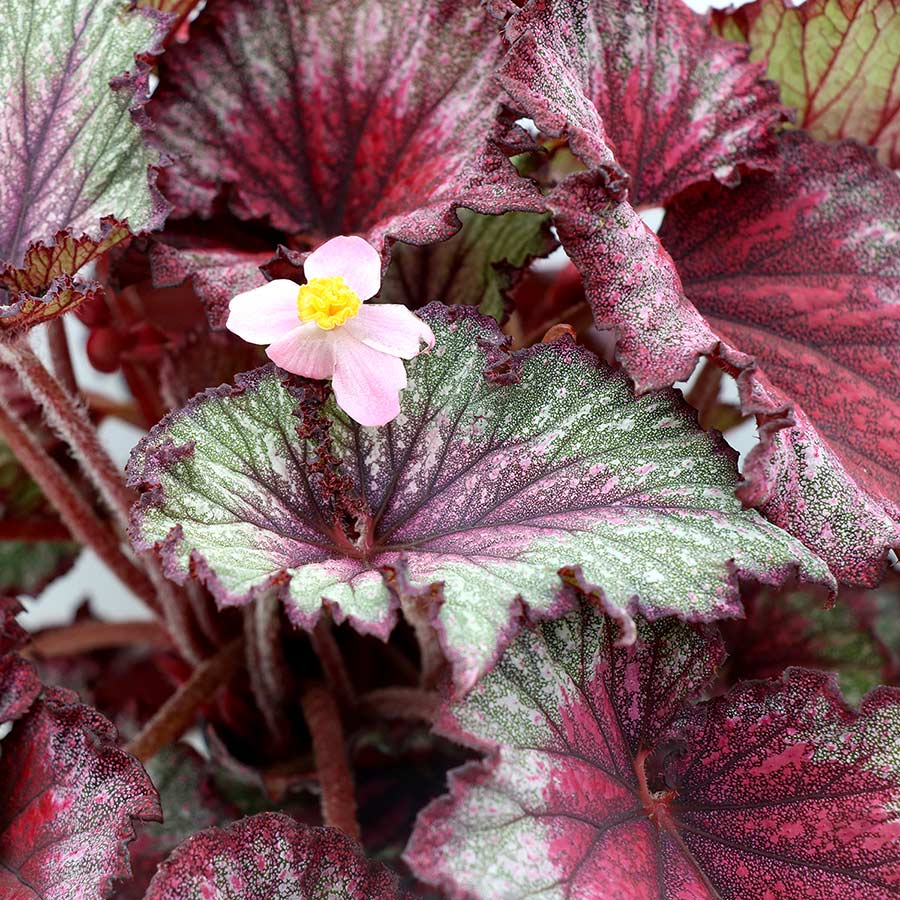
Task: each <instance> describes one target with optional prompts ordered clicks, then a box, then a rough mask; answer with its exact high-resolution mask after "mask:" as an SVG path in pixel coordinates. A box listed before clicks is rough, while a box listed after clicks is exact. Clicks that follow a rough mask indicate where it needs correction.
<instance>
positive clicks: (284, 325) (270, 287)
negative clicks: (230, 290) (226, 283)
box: [225, 278, 300, 344]
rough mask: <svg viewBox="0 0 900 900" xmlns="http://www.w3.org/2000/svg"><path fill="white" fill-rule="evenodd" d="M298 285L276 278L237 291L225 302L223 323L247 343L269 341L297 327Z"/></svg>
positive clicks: (275, 339) (268, 342)
mask: <svg viewBox="0 0 900 900" xmlns="http://www.w3.org/2000/svg"><path fill="white" fill-rule="evenodd" d="M299 290H300V285H299V284H297V283H296V282H294V281H288V279H286V278H276V279H275V280H274V281H270V282H269V283H268V284H264V285H263V286H262V287H258V288H253V290H252V291H244V292H243V293H242V294H237V295H236V296H234V297H233V298H232V300H231V303H229V304H228V320H227V321H226V322H225V327H226V328H227V329H228V330H229V331H233V332H234V333H235V334H236V335H237V336H238V337H241V338H243V339H244V340H245V341H249V342H250V343H251V344H270V343H271V342H272V341H277V340H278V339H279V338H280V337H282V336H283V335H284V334H285V333H286V332H288V331H291V330H292V329H294V328H296V327H297V323H298V321H299V319H298V318H297V293H298V291H299Z"/></svg>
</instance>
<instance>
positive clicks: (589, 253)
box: [548, 170, 750, 394]
mask: <svg viewBox="0 0 900 900" xmlns="http://www.w3.org/2000/svg"><path fill="white" fill-rule="evenodd" d="M613 177H614V173H608V172H606V171H603V170H601V171H600V172H599V173H598V174H597V175H595V174H593V173H589V174H579V175H575V176H570V177H569V178H567V179H566V180H565V181H564V182H563V183H562V184H561V185H560V186H559V187H558V188H556V190H554V191H553V193H552V194H551V195H550V197H549V200H548V202H549V204H550V207H551V209H552V210H553V214H554V216H553V220H554V223H555V225H556V228H557V231H558V233H559V238H560V241H561V242H562V245H563V247H564V248H565V251H566V253H567V254H568V256H569V258H570V259H571V261H572V262H573V263H574V264H575V266H576V267H577V269H578V271H579V272H580V273H581V280H582V283H583V286H584V293H585V296H586V297H587V300H588V303H589V304H590V307H591V312H592V314H593V317H594V322H595V324H596V326H597V327H598V328H599V329H601V330H604V331H611V332H613V334H614V335H615V356H616V359H617V360H618V361H619V362H620V363H621V364H622V367H623V368H624V369H625V371H626V372H628V374H629V375H630V376H631V378H632V380H633V381H634V384H635V388H636V389H637V391H638V393H640V394H643V393H645V392H646V391H651V390H656V389H659V388H663V387H668V386H669V385H671V384H673V383H674V382H676V381H683V380H686V379H687V378H688V377H689V376H690V374H691V373H692V372H693V370H694V367H695V366H696V364H697V359H698V357H699V356H700V355H701V354H710V353H712V352H713V351H714V350H715V349H716V347H717V346H718V344H719V339H718V337H717V336H716V334H715V333H714V332H713V330H712V329H711V328H710V327H709V324H708V323H707V322H706V321H705V319H704V318H703V316H702V315H700V313H699V312H698V311H697V309H696V308H695V307H694V306H693V305H692V304H691V302H690V300H688V299H687V297H685V295H684V290H683V288H682V285H681V279H680V278H679V277H678V272H677V271H676V269H675V264H674V263H673V262H672V258H671V257H670V256H669V254H668V253H666V251H665V249H664V248H663V247H662V245H661V244H660V242H659V239H658V238H657V237H656V235H655V234H654V233H653V232H652V231H651V230H650V228H649V227H648V226H647V225H646V223H645V222H644V220H643V219H642V218H641V217H640V216H639V215H638V213H637V212H636V211H635V209H634V207H633V206H631V204H630V203H628V202H627V201H625V200H622V199H621V197H619V196H617V191H616V189H615V185H614V184H611V183H610V178H613ZM745 364H746V365H749V364H750V360H749V358H747V359H746V360H745Z"/></svg>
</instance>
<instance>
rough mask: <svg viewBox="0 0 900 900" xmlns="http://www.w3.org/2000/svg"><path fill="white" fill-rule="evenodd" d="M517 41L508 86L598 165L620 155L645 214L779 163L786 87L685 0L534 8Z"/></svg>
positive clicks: (553, 0) (538, 1) (513, 34)
mask: <svg viewBox="0 0 900 900" xmlns="http://www.w3.org/2000/svg"><path fill="white" fill-rule="evenodd" d="M507 36H508V37H509V39H510V40H512V41H513V45H512V48H511V50H510V52H509V55H508V56H507V58H506V59H505V60H504V62H503V65H502V68H501V70H500V78H501V81H502V83H503V85H504V87H505V88H506V89H507V91H508V92H509V93H510V94H511V95H512V97H513V99H514V100H515V101H516V102H517V104H518V107H519V108H520V109H521V110H522V111H524V112H525V114H526V115H528V116H530V117H531V118H532V119H534V121H535V123H536V124H537V126H538V128H540V129H542V130H543V131H544V132H546V133H548V134H552V135H559V134H561V133H563V132H565V133H566V134H567V135H568V137H569V141H570V143H571V146H572V149H573V150H574V152H575V153H576V154H577V155H578V156H580V157H581V159H582V161H583V162H584V163H586V164H587V165H588V166H589V167H591V168H595V167H598V166H605V165H610V164H611V163H612V162H613V158H614V159H615V161H617V162H618V163H619V165H621V166H622V167H623V168H624V169H625V171H626V172H627V173H628V174H629V176H630V184H631V186H630V189H629V197H630V199H631V202H632V203H633V204H634V205H635V206H659V205H661V204H663V203H664V202H666V201H667V200H669V199H670V198H671V197H673V196H674V195H675V194H677V193H679V192H680V191H682V190H683V189H684V188H686V187H688V186H689V185H691V184H694V183H696V182H699V181H705V180H706V179H708V178H712V177H715V178H717V179H719V180H720V181H723V182H724V183H726V184H734V183H735V182H736V181H737V180H738V178H739V175H738V167H739V166H744V167H749V168H763V169H772V168H774V166H775V165H776V152H775V141H774V129H775V127H776V126H777V124H778V123H779V122H780V121H782V119H783V118H784V111H783V109H782V107H781V106H780V105H779V104H778V92H777V88H776V86H775V85H774V84H772V83H771V82H767V81H765V80H764V79H763V78H762V75H763V71H764V70H763V66H762V65H761V64H757V63H750V62H749V61H748V58H747V57H748V50H747V49H746V48H744V47H740V46H738V45H736V44H732V43H729V42H727V41H723V40H721V39H720V38H718V37H716V36H714V35H713V34H712V33H711V31H710V30H709V28H708V26H707V23H706V22H705V20H704V19H703V17H702V16H699V15H697V14H696V13H694V12H693V11H692V10H691V9H689V8H688V6H687V5H686V4H684V3H682V2H681V0H653V2H644V0H614V2H605V0H531V2H529V3H527V4H526V5H525V6H524V8H523V9H522V10H521V11H520V12H517V13H515V15H514V16H513V17H512V19H511V20H510V21H509V22H508V23H507Z"/></svg>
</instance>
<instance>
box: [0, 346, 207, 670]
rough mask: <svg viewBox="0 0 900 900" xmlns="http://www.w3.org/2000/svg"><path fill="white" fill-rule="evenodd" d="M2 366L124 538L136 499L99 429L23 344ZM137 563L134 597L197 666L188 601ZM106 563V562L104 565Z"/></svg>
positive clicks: (150, 563) (156, 570)
mask: <svg viewBox="0 0 900 900" xmlns="http://www.w3.org/2000/svg"><path fill="white" fill-rule="evenodd" d="M0 361H2V362H5V363H6V364H7V365H9V366H10V367H12V368H13V369H14V370H15V371H16V373H17V374H18V376H19V380H20V381H21V383H22V385H23V386H24V387H25V388H26V389H27V390H28V391H29V392H30V394H31V396H32V397H33V399H34V400H35V401H36V402H37V403H39V404H40V406H41V407H42V408H43V410H44V414H45V416H46V418H47V421H48V423H49V424H50V427H51V428H52V429H53V430H54V431H55V432H56V433H57V434H58V435H59V436H60V437H61V438H62V439H63V440H64V441H65V442H66V443H67V444H68V445H69V447H70V449H71V450H72V454H73V456H74V457H75V458H76V459H77V460H78V462H79V464H80V466H81V468H82V470H83V471H84V473H85V474H86V475H87V477H88V478H89V479H90V480H91V481H92V482H93V484H94V486H95V487H96V488H97V490H98V491H99V493H100V496H101V497H102V498H103V501H104V503H105V504H106V506H107V507H108V509H109V511H110V513H111V514H112V519H113V521H114V522H115V524H116V526H117V528H118V530H119V533H120V534H121V535H123V536H124V535H125V534H127V530H128V517H129V511H130V508H131V504H132V502H133V500H134V497H133V495H132V493H131V491H130V490H129V489H128V488H127V487H126V485H125V481H124V479H123V478H122V474H121V472H119V470H118V468H117V467H116V464H115V463H114V462H113V460H112V458H111V457H110V455H109V454H108V453H107V452H106V450H105V448H104V447H103V445H102V444H101V443H100V436H99V434H98V433H97V429H96V428H95V427H94V425H93V423H92V422H91V420H90V417H89V416H88V414H87V412H86V411H85V409H84V407H83V406H82V404H81V402H80V400H78V399H77V398H76V397H74V396H73V395H72V394H70V393H69V392H68V391H67V390H66V389H65V388H64V387H63V386H62V385H61V384H60V383H59V382H58V381H57V380H56V379H55V378H54V377H53V375H52V374H51V373H50V372H49V371H48V370H47V368H46V367H45V366H44V364H43V363H42V362H41V361H40V359H38V357H37V355H36V354H35V353H34V351H33V350H32V349H31V348H30V347H28V346H27V345H26V344H24V343H21V342H10V343H2V344H0ZM45 493H46V492H45ZM48 496H49V495H48ZM66 524H69V523H68V522H67V523H66ZM70 527H71V526H70ZM73 534H74V531H73ZM92 546H93V545H92ZM95 549H96V547H95ZM98 554H99V551H98ZM138 558H139V560H140V562H141V563H143V567H144V569H145V571H147V573H148V574H149V576H150V577H149V581H148V579H147V578H146V577H145V578H144V581H148V583H149V585H150V587H149V591H148V592H145V593H139V594H138V595H139V596H140V597H141V598H142V599H144V600H146V599H147V593H149V594H150V596H152V597H153V602H152V603H150V604H149V605H150V606H151V607H152V608H153V609H154V610H156V611H160V610H162V613H163V615H164V618H165V621H166V624H167V626H168V628H169V631H170V633H171V634H172V638H173V640H174V641H175V644H176V646H177V648H178V650H179V652H180V653H181V654H182V655H183V656H184V657H185V658H186V659H188V660H190V661H192V662H196V661H197V660H198V659H201V658H202V656H203V653H202V650H201V649H200V648H199V647H198V645H197V643H196V641H195V639H194V635H193V632H192V628H191V622H190V619H189V616H188V614H187V611H186V608H185V607H186V605H187V604H186V602H183V598H182V597H181V596H180V595H179V594H178V592H176V590H175V588H174V587H173V585H172V584H171V582H169V581H168V579H167V578H166V577H165V575H164V574H163V572H162V566H161V564H160V562H159V559H158V558H157V557H156V556H155V555H154V554H153V553H151V552H148V553H142V554H140V555H139V557H138ZM106 561H107V560H106V559H105V558H104V562H106ZM107 564H109V563H107ZM110 567H111V568H112V566H110ZM117 574H118V573H117ZM129 586H130V587H131V585H129ZM132 589H133V588H132Z"/></svg>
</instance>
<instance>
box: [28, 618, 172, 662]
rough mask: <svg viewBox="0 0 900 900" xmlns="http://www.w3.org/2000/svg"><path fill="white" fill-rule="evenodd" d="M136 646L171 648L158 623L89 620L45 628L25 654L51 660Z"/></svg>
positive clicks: (35, 637) (166, 635) (164, 632)
mask: <svg viewBox="0 0 900 900" xmlns="http://www.w3.org/2000/svg"><path fill="white" fill-rule="evenodd" d="M135 644H142V645H146V646H151V647H170V646H171V644H172V642H171V640H170V639H169V636H168V634H166V630H165V629H164V628H163V627H162V625H160V624H159V623H157V622H95V621H88V622H75V623H74V624H72V625H64V626H62V627H61V628H48V629H47V630H45V631H42V632H41V633H40V634H37V635H35V636H34V637H33V638H32V640H31V643H30V644H29V645H28V646H27V647H26V648H25V652H26V655H28V656H39V657H43V658H44V659H51V658H53V657H57V656H77V655H78V654H81V653H92V652H93V651H94V650H107V649H110V648H112V647H130V646H133V645H135Z"/></svg>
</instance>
